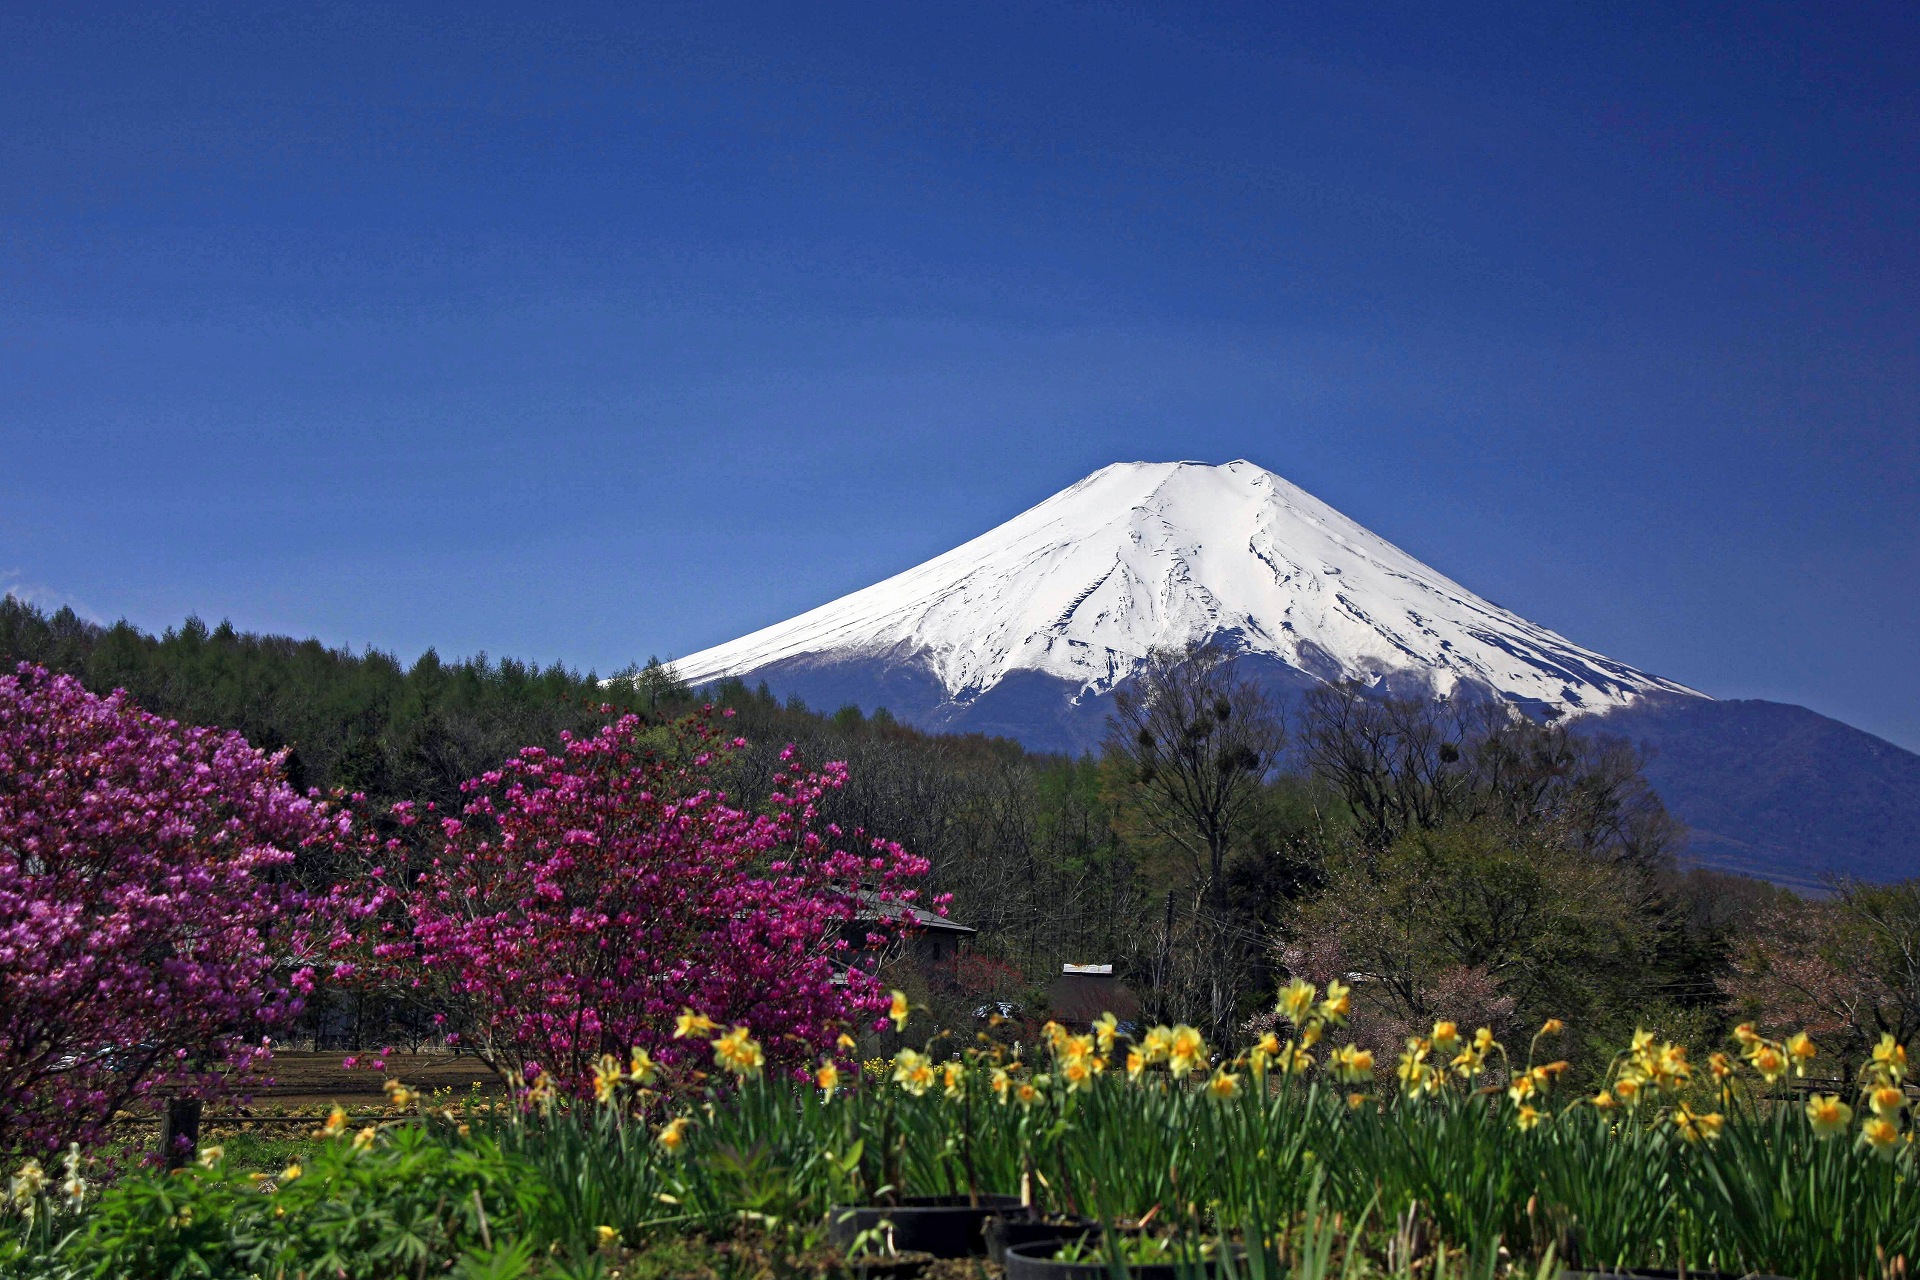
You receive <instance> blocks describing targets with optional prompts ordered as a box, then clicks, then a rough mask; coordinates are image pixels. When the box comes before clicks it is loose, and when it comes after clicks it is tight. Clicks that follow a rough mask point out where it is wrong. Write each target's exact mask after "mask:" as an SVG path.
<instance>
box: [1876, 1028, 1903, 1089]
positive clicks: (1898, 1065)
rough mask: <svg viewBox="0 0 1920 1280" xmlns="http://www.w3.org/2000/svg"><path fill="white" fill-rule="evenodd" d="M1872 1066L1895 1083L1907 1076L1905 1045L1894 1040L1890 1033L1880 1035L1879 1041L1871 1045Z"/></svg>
mask: <svg viewBox="0 0 1920 1280" xmlns="http://www.w3.org/2000/svg"><path fill="white" fill-rule="evenodd" d="M1873 1066H1875V1067H1876V1068H1878V1069H1879V1070H1880V1072H1881V1073H1882V1074H1884V1075H1885V1076H1886V1077H1887V1078H1888V1079H1890V1080H1892V1081H1893V1082H1894V1083H1895V1084H1899V1083H1900V1082H1901V1081H1902V1080H1904V1079H1906V1076H1907V1046H1905V1045H1903V1044H1901V1043H1900V1042H1899V1041H1897V1040H1895V1039H1894V1038H1893V1036H1892V1034H1891V1033H1888V1034H1886V1035H1883V1036H1881V1037H1880V1043H1879V1044H1877V1045H1875V1046H1874V1047H1873Z"/></svg>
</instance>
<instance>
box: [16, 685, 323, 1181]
mask: <svg viewBox="0 0 1920 1280" xmlns="http://www.w3.org/2000/svg"><path fill="white" fill-rule="evenodd" d="M337 819H338V815H336V814H333V813H332V812H331V811H330V810H329V809H328V808H327V806H326V805H324V804H321V803H319V802H317V801H316V800H314V799H311V798H309V797H303V796H301V795H299V794H298V793H296V792H295V791H293V790H292V789H291V788H290V787H288V786H287V785H286V783H285V781H284V780H283V778H282V775H281V758H280V757H278V756H267V755H265V754H263V753H261V752H260V751H257V750H255V749H254V748H253V747H250V746H248V745H247V743H246V741H245V739H243V738H241V737H240V736H239V735H238V734H232V733H221V732H218V731H215V730H211V729H189V728H182V727H181V726H180V725H178V724H176V723H174V722H173V721H170V720H162V719H160V718H159V717H157V716H153V715H149V714H148V713H146V712H144V711H141V710H140V709H139V708H137V707H136V706H134V705H133V704H132V703H131V702H130V701H128V699H127V697H126V695H125V694H124V693H115V694H113V695H112V696H111V697H106V698H102V697H97V696H95V695H94V694H91V693H88V692H87V691H86V690H85V689H84V688H82V687H81V685H80V684H79V682H78V681H76V680H74V679H72V678H71V677H68V676H52V675H49V674H48V673H47V672H46V671H44V670H43V669H41V668H39V667H36V666H33V665H31V664H22V665H21V666H20V667H18V668H17V669H16V670H15V671H14V672H13V673H12V674H8V675H0V1150H5V1149H9V1148H14V1149H19V1148H28V1147H35V1148H48V1147H56V1146H58V1145H60V1144H61V1143H64V1142H66V1141H69V1140H79V1141H82V1142H87V1141H91V1140H93V1139H95V1138H97V1137H98V1136H99V1133H100V1130H101V1126H102V1125H103V1124H104V1123H105V1122H106V1121H107V1119H108V1118H109V1117H111V1116H112V1114H113V1113H114V1112H115V1111H116V1110H118V1109H120V1108H123V1107H126V1106H130V1105H134V1104H136V1103H138V1102H140V1101H141V1100H142V1099H145V1098H148V1097H149V1096H151V1095H152V1094H153V1093H154V1092H155V1091H156V1090H161V1089H180V1090H186V1091H191V1092H195V1093H198V1094H199V1095H201V1096H209V1095H211V1094H214V1093H217V1092H219V1091H220V1090H221V1089H223V1088H225V1087H227V1086H228V1085H229V1084H230V1083H231V1082H232V1081H233V1080H235V1079H236V1077H243V1076H244V1075H245V1073H246V1072H247V1071H249V1070H250V1069H252V1068H253V1067H255V1066H257V1065H258V1064H259V1063H261V1062H262V1061H264V1060H265V1059H266V1058H267V1056H268V1049H267V1042H266V1040H265V1039H264V1038H263V1035H262V1033H263V1031H265V1030H267V1029H270V1028H272V1027H275V1026H277V1025H279V1024H281V1023H284V1022H286V1021H287V1020H288V1019H290V1018H292V1017H294V1016H295V1015H296V1014H297V1013H298V1012H299V1009H300V1001H301V997H300V994H299V992H300V991H301V990H303V989H305V988H307V987H309V986H310V974H309V973H308V972H307V971H306V970H305V969H304V967H300V966H295V965H292V964H290V963H289V962H288V961H287V959H286V955H287V950H286V947H285V945H284V943H285V941H286V935H287V924H288V920H289V917H290V914H291V908H293V907H294V906H295V905H297V904H298V903H299V902H300V901H301V895H300V893H299V891H298V889H297V886H296V884H295V882H294V879H293V875H292V872H293V870H294V864H295V862H296V859H297V858H298V857H299V856H300V855H301V854H302V852H303V851H305V850H308V849H314V848H319V847H323V846H327V845H330V844H337V843H338V840H339V828H338V827H337V826H336V825H335V823H336V822H337Z"/></svg>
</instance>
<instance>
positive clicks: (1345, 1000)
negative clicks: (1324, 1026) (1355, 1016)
mask: <svg viewBox="0 0 1920 1280" xmlns="http://www.w3.org/2000/svg"><path fill="white" fill-rule="evenodd" d="M1348 992H1349V988H1348V987H1347V985H1346V984H1345V983H1343V982H1340V981H1338V980H1337V979H1336V980H1334V981H1331V982H1328V983H1327V998H1326V999H1324V1000H1322V1001H1321V1002H1320V1006H1319V1013H1320V1016H1321V1017H1322V1018H1325V1019H1326V1020H1327V1021H1328V1022H1331V1023H1332V1024H1333V1025H1334V1026H1336V1027H1337V1026H1339V1025H1340V1024H1342V1023H1344V1022H1345V1021H1346V1020H1347V1015H1348V1014H1349V1013H1351V1012H1353V1000H1352V999H1351V998H1350V996H1349V994H1348Z"/></svg>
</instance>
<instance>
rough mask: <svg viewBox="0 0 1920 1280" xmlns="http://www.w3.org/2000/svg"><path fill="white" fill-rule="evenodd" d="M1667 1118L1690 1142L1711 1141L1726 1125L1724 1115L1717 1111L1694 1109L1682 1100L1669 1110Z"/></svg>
mask: <svg viewBox="0 0 1920 1280" xmlns="http://www.w3.org/2000/svg"><path fill="white" fill-rule="evenodd" d="M1667 1119H1668V1120H1670V1121H1672V1122H1673V1127H1674V1128H1675V1129H1678V1130H1679V1131H1680V1136H1681V1137H1682V1138H1685V1139H1686V1140H1687V1141H1688V1142H1690V1143H1700V1142H1711V1141H1713V1140H1714V1139H1715V1138H1718V1137H1719V1136H1720V1130H1721V1129H1722V1128H1723V1127H1724V1126H1725V1125H1726V1117H1724V1116H1722V1115H1721V1114H1720V1113H1719V1112H1717V1111H1707V1112H1699V1111H1695V1110H1694V1109H1693V1108H1692V1107H1689V1106H1688V1105H1687V1104H1686V1103H1684V1102H1683V1103H1681V1104H1680V1105H1679V1106H1677V1107H1675V1108H1674V1109H1673V1110H1672V1111H1671V1112H1669V1113H1668V1115H1667Z"/></svg>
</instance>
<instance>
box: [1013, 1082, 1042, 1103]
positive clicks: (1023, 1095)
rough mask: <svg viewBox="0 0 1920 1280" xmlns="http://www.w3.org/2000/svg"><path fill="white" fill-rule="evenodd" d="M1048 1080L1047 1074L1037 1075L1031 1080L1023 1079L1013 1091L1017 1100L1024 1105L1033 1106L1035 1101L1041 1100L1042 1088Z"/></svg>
mask: <svg viewBox="0 0 1920 1280" xmlns="http://www.w3.org/2000/svg"><path fill="white" fill-rule="evenodd" d="M1046 1082H1047V1078H1046V1077H1045V1076H1035V1077H1034V1078H1033V1079H1031V1080H1022V1081H1021V1082H1020V1084H1019V1085H1018V1086H1017V1087H1016V1088H1015V1089H1014V1091H1013V1096H1014V1099H1015V1101H1017V1102H1019V1104H1020V1105H1021V1106H1022V1107H1032V1106H1033V1104H1034V1103H1036V1102H1038V1101H1040V1098H1041V1093H1040V1089H1041V1086H1042V1085H1044V1084H1046Z"/></svg>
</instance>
